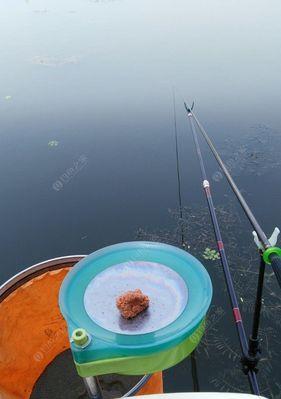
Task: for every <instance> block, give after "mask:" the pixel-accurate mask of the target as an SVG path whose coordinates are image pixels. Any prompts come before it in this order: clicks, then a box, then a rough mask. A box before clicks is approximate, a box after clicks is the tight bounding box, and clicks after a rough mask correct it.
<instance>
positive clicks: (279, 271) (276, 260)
mask: <svg viewBox="0 0 281 399" xmlns="http://www.w3.org/2000/svg"><path fill="white" fill-rule="evenodd" d="M270 262H271V267H272V269H273V271H274V274H275V277H276V278H277V281H278V284H279V287H280V288H281V257H280V256H278V255H276V254H272V255H271V256H270Z"/></svg>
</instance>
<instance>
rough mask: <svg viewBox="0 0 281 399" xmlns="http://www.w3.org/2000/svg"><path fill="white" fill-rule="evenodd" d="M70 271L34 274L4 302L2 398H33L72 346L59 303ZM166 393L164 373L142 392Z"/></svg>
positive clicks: (0, 321)
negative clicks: (46, 374)
mask: <svg viewBox="0 0 281 399" xmlns="http://www.w3.org/2000/svg"><path fill="white" fill-rule="evenodd" d="M69 270H70V267H67V268H65V267H64V268H61V269H58V270H54V271H48V272H45V273H44V274H42V275H40V276H37V277H34V278H33V279H31V280H30V281H28V282H26V283H24V284H23V285H21V286H20V287H18V288H17V289H16V290H15V291H13V292H12V293H11V294H10V295H8V296H7V297H6V298H5V299H4V300H3V301H2V302H0V376H1V378H0V398H1V399H28V398H30V395H31V392H32V390H33V387H34V385H35V383H36V381H37V379H38V378H39V377H40V375H41V374H42V373H43V372H44V370H45V368H46V367H47V366H48V365H49V364H50V363H51V362H52V361H53V360H54V359H55V357H56V356H57V355H59V354H60V353H62V352H63V351H65V350H66V349H68V348H69V341H68V333H67V327H66V323H65V321H64V319H63V317H62V315H61V313H60V310H59V306H58V294H59V289H60V286H61V283H62V281H63V279H64V277H65V276H66V274H67V273H68V271H69ZM162 392H163V383H162V373H156V374H154V375H153V377H152V378H151V379H150V380H149V381H148V382H147V383H146V385H145V386H144V387H143V388H142V389H141V390H140V391H139V393H138V394H139V395H144V394H153V393H162ZM50 399H51V398H50Z"/></svg>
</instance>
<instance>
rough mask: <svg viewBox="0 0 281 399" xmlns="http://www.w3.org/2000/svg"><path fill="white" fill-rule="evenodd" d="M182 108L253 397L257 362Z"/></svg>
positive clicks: (195, 137) (190, 117)
mask: <svg viewBox="0 0 281 399" xmlns="http://www.w3.org/2000/svg"><path fill="white" fill-rule="evenodd" d="M184 106H185V109H186V112H187V116H188V120H189V123H190V127H191V131H192V135H193V140H194V144H195V148H196V152H197V156H198V160H199V164H200V169H201V175H202V179H203V188H204V192H205V195H206V199H207V203H208V208H209V211H210V216H211V219H212V224H213V228H214V232H215V236H216V241H217V247H218V251H219V253H220V260H221V264H222V267H223V271H224V276H225V281H226V286H227V290H228V294H229V298H230V303H231V307H232V312H233V316H234V321H235V325H236V329H237V333H238V338H239V343H240V347H241V352H242V359H241V362H242V364H243V368H244V371H245V372H246V374H247V376H248V379H249V384H250V387H251V391H252V393H253V394H255V395H260V390H259V386H258V381H257V376H256V372H257V369H256V363H257V361H256V358H255V357H252V356H251V355H250V354H249V347H248V340H247V336H246V333H245V328H244V324H243V320H242V316H241V313H240V309H239V304H238V300H237V296H236V293H235V289H234V285H233V280H232V277H231V273H230V269H229V265H228V260H227V257H226V252H225V249H224V243H223V240H222V235H221V231H220V227H219V223H218V219H217V214H216V210H215V206H214V203H213V198H212V194H211V189H210V183H209V181H208V178H207V173H206V168H205V164H204V160H203V157H202V153H201V149H200V145H199V141H198V135H197V133H196V130H195V126H194V123H193V113H192V108H188V107H187V105H186V103H184Z"/></svg>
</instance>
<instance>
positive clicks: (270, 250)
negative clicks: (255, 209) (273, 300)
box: [185, 104, 281, 288]
mask: <svg viewBox="0 0 281 399" xmlns="http://www.w3.org/2000/svg"><path fill="white" fill-rule="evenodd" d="M185 106H186V104H185ZM190 113H191V114H192V116H193V118H194V120H195V122H196V124H197V126H198V129H199V131H200V132H201V134H202V135H203V137H204V139H205V140H206V142H207V144H208V146H209V148H210V149H211V151H212V153H213V155H214V157H215V158H216V160H217V162H218V164H219V166H220V167H221V169H222V170H223V172H224V175H225V177H226V178H227V180H228V182H229V184H230V186H231V188H232V190H233V192H234V194H235V195H236V197H237V199H238V201H239V203H240V205H241V206H242V208H243V210H244V212H245V214H246V216H247V218H248V219H249V221H250V223H251V225H252V226H253V228H254V230H255V232H256V233H257V236H258V238H259V240H260V242H261V244H262V246H263V250H262V252H263V259H264V261H265V263H267V264H270V265H271V267H272V269H273V271H274V274H275V277H276V279H277V281H278V284H279V287H280V288H281V249H280V248H278V247H274V246H273V245H272V244H271V242H270V241H269V239H268V238H267V236H266V234H265V233H264V231H263V229H262V228H261V226H260V224H259V223H258V221H257V219H256V218H255V216H254V214H253V213H252V211H251V209H250V208H249V206H248V204H247V202H246V200H245V198H244V197H243V195H242V194H241V192H240V190H239V189H238V187H237V185H236V184H235V182H234V180H233V178H232V176H231V175H230V173H229V171H228V170H227V167H226V166H225V164H224V162H223V160H222V159H221V157H220V155H219V153H218V152H217V150H216V148H215V146H214V144H213V143H212V141H211V139H210V137H209V136H208V134H207V132H206V131H205V129H204V128H203V126H202V125H201V123H200V122H199V120H198V118H197V117H196V115H195V114H194V112H193V111H192V109H190Z"/></svg>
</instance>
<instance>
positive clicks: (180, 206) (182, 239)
mask: <svg viewBox="0 0 281 399" xmlns="http://www.w3.org/2000/svg"><path fill="white" fill-rule="evenodd" d="M173 112H174V134H175V150H176V168H177V185H178V203H179V214H180V226H181V245H182V247H185V242H184V233H183V212H182V195H181V192H182V190H181V176H180V163H179V146H178V126H177V114H176V97H175V90H174V89H173Z"/></svg>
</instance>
